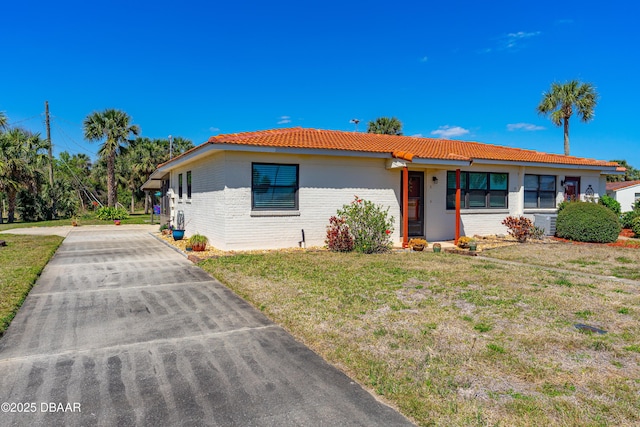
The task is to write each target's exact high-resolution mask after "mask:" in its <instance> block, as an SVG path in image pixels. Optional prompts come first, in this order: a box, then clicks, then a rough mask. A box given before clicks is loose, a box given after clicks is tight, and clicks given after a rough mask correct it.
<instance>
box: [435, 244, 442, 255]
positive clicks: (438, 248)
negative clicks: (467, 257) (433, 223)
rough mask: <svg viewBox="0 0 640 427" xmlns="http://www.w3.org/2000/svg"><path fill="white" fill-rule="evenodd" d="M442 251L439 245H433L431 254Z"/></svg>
mask: <svg viewBox="0 0 640 427" xmlns="http://www.w3.org/2000/svg"><path fill="white" fill-rule="evenodd" d="M441 250H442V245H441V244H440V243H434V244H433V252H436V253H437V252H440V251H441Z"/></svg>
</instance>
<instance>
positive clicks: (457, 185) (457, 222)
mask: <svg viewBox="0 0 640 427" xmlns="http://www.w3.org/2000/svg"><path fill="white" fill-rule="evenodd" d="M459 238H460V169H456V238H455V241H454V242H453V243H454V244H456V245H457V244H458V239H459Z"/></svg>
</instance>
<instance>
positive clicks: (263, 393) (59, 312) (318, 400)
mask: <svg viewBox="0 0 640 427" xmlns="http://www.w3.org/2000/svg"><path fill="white" fill-rule="evenodd" d="M153 228H154V229H155V227H153ZM148 230H149V228H145V227H126V228H119V227H118V228H116V227H115V226H114V227H91V228H85V227H81V228H77V229H73V230H71V231H70V232H69V234H68V236H67V238H66V240H65V241H64V243H63V244H62V246H61V247H60V249H59V250H58V252H57V253H56V255H55V256H54V257H53V258H52V260H51V262H50V263H49V264H48V265H47V267H46V268H45V270H44V272H43V274H42V276H41V277H40V279H39V280H38V283H37V285H36V286H35V287H34V288H33V290H32V291H31V293H30V295H29V296H28V298H27V299H26V301H25V303H24V305H23V307H22V308H21V309H20V311H19V313H18V315H17V316H16V318H15V319H14V321H13V323H12V324H11V326H10V328H9V329H8V331H7V333H6V335H5V336H4V337H3V338H2V339H1V340H0V404H2V412H0V425H2V426H11V425H16V426H31V425H42V426H45V425H46V426H55V425H60V426H62V425H65V426H67V425H69V426H80V425H83V426H87V425H101V426H116V425H117V426H129V425H145V426H146V425H148V426H169V425H185V426H201V425H212V426H321V425H325V426H350V425H353V426H355V425H362V426H376V425H379V426H395V425H398V426H400V425H412V424H411V423H410V422H409V421H408V420H407V419H406V418H404V417H403V416H401V415H400V414H399V413H397V412H396V411H394V410H393V409H391V408H389V407H387V406H385V405H384V404H382V403H380V402H378V401H377V400H376V399H375V398H374V397H373V396H371V395H370V394H369V393H367V392H366V391H365V390H363V389H362V388H361V387H360V386H359V385H358V384H356V383H354V382H353V381H351V380H350V379H349V378H348V377H347V376H346V375H344V374H343V373H342V372H340V371H338V370H337V369H335V368H333V367H331V366H330V365H328V364H327V363H325V362H324V361H323V360H322V359H321V358H320V357H319V356H317V355H316V354H315V353H313V352H312V351H311V350H309V349H308V348H307V347H305V346H304V345H302V344H300V343H299V342H297V341H295V340H294V339H293V337H292V336H291V335H289V334H288V333H287V332H285V331H284V330H283V329H282V328H281V327H279V326H277V325H275V324H274V323H272V322H270V321H269V320H268V319H267V318H265V317H264V316H263V315H262V314H261V313H260V312H259V311H257V310H255V309H253V308H252V307H251V306H249V305H248V304H247V303H245V302H244V301H243V300H242V299H240V298H238V297H237V296H235V295H234V294H233V293H232V292H231V291H229V290H228V289H227V288H225V287H224V286H222V285H221V284H220V283H219V282H217V281H216V280H215V279H213V278H212V277H211V276H209V275H207V274H206V273H205V272H204V271H202V270H201V269H199V268H198V267H196V266H194V265H193V264H191V263H190V262H189V261H187V260H186V259H185V258H184V257H183V256H182V255H180V254H179V253H177V252H175V251H174V250H172V249H171V248H169V247H167V246H166V245H165V244H163V243H162V242H160V241H158V240H156V239H155V238H153V237H152V236H150V235H149V234H148ZM7 404H8V406H7ZM7 409H8V410H9V411H8V412H7ZM12 411H14V412H12Z"/></svg>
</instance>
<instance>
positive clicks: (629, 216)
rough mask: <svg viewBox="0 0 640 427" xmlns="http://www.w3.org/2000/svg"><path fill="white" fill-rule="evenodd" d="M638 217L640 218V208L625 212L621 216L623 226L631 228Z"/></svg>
mask: <svg viewBox="0 0 640 427" xmlns="http://www.w3.org/2000/svg"><path fill="white" fill-rule="evenodd" d="M636 218H640V210H633V211H629V212H625V213H623V214H622V215H621V216H620V222H621V223H622V228H631V226H632V225H633V220H634V219H636Z"/></svg>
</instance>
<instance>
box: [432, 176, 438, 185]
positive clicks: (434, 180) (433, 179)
mask: <svg viewBox="0 0 640 427" xmlns="http://www.w3.org/2000/svg"><path fill="white" fill-rule="evenodd" d="M431 181H433V183H434V184H437V183H438V177H437V176H432V177H431Z"/></svg>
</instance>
